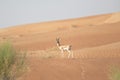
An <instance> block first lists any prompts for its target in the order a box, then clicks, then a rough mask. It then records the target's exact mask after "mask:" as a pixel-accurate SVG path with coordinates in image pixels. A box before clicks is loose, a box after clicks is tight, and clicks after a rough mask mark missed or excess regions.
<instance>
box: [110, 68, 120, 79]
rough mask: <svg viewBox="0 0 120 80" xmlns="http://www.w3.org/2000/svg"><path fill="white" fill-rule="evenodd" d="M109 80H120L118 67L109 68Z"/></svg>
mask: <svg viewBox="0 0 120 80" xmlns="http://www.w3.org/2000/svg"><path fill="white" fill-rule="evenodd" d="M109 76H110V77H109V78H110V80H120V69H119V68H118V67H115V66H113V67H111V68H110V75H109Z"/></svg>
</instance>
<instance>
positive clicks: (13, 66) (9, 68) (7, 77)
mask: <svg viewBox="0 0 120 80" xmlns="http://www.w3.org/2000/svg"><path fill="white" fill-rule="evenodd" d="M24 69H25V54H19V53H18V52H17V51H16V50H15V49H14V48H13V46H12V44H10V43H9V42H5V43H2V44H1V45H0V80H16V79H17V78H18V77H19V76H20V75H21V74H22V73H23V72H24Z"/></svg>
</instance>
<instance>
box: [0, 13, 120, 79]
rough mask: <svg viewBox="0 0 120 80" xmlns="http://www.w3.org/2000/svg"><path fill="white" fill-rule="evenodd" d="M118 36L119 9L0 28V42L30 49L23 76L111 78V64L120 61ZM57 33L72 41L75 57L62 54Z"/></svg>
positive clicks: (64, 43) (117, 63)
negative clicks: (26, 70)
mask: <svg viewBox="0 0 120 80" xmlns="http://www.w3.org/2000/svg"><path fill="white" fill-rule="evenodd" d="M119 36H120V13H119V12H118V13H112V14H105V15H97V16H90V17H86V18H78V19H69V20H61V21H51V22H43V23H34V24H26V25H19V26H14V27H9V28H4V29H0V42H3V41H5V40H10V41H11V42H13V44H14V47H15V48H16V49H18V50H21V51H27V52H28V53H27V58H28V63H29V66H30V71H29V72H27V73H26V74H25V75H24V76H23V77H22V78H21V79H22V80H48V79H49V80H109V79H108V76H107V75H108V73H107V72H108V67H109V66H111V65H114V64H115V65H119V63H120V59H119V58H120V54H119V53H120V37H119ZM56 37H60V41H61V44H62V45H67V44H70V45H72V50H73V53H74V59H67V52H65V57H64V58H63V57H61V53H60V50H59V49H58V48H57V46H56V41H55V39H56Z"/></svg>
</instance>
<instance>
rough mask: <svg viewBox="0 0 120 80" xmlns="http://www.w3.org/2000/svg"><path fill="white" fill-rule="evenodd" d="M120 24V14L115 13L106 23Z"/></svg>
mask: <svg viewBox="0 0 120 80" xmlns="http://www.w3.org/2000/svg"><path fill="white" fill-rule="evenodd" d="M117 22H120V12H118V13H113V14H112V15H111V17H110V18H109V19H107V20H106V21H105V23H117Z"/></svg>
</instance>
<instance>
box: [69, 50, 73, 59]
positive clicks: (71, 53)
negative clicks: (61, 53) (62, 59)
mask: <svg viewBox="0 0 120 80" xmlns="http://www.w3.org/2000/svg"><path fill="white" fill-rule="evenodd" d="M68 53H69V55H68V58H69V57H70V56H71V57H72V58H73V52H72V51H70V50H68Z"/></svg>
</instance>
